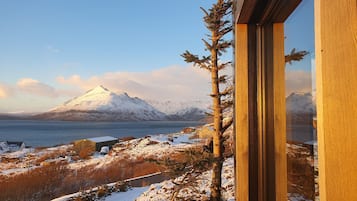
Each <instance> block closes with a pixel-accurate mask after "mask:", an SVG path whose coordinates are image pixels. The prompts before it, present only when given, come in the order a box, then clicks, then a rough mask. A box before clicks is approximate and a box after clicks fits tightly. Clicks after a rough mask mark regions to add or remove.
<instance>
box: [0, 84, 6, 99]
mask: <svg viewBox="0 0 357 201" xmlns="http://www.w3.org/2000/svg"><path fill="white" fill-rule="evenodd" d="M7 96H8V94H7V92H6V90H5V88H3V87H2V86H0V98H6V97H7Z"/></svg>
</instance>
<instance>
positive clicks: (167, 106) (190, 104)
mask: <svg viewBox="0 0 357 201" xmlns="http://www.w3.org/2000/svg"><path fill="white" fill-rule="evenodd" d="M146 102H148V103H149V104H150V105H152V106H154V107H155V108H156V109H158V110H159V111H161V112H163V113H165V114H168V115H173V114H179V113H183V112H185V111H188V110H192V109H193V108H197V109H199V110H202V111H208V108H209V106H210V104H211V103H210V102H209V101H202V100H186V101H171V100H163V101H160V100H146Z"/></svg>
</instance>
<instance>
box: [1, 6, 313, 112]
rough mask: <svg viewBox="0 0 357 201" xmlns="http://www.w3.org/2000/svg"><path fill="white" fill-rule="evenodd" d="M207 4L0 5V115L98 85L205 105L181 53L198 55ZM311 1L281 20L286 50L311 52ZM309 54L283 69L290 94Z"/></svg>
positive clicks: (45, 105) (200, 81)
mask: <svg viewBox="0 0 357 201" xmlns="http://www.w3.org/2000/svg"><path fill="white" fill-rule="evenodd" d="M214 2H215V0H155V1H147V0H137V1H132V0H106V1H99V0H91V1H88V0H76V1H73V0H61V1H59V0H58V1H55V0H34V1H20V0H11V1H7V0H0V44H1V45H0V113H1V112H41V111H46V110H48V109H50V108H52V107H55V106H56V105H58V104H61V103H63V102H64V101H66V100H68V99H70V98H72V97H74V96H78V95H80V94H82V93H84V92H85V91H86V90H89V89H91V88H93V87H95V86H97V85H104V86H105V87H107V88H109V89H111V90H112V91H114V92H123V91H126V92H128V93H129V95H131V96H138V97H141V98H144V99H160V100H176V101H182V100H209V96H208V94H209V91H210V87H209V79H210V77H209V74H208V73H207V72H206V71H204V70H202V69H197V68H193V67H192V66H190V65H188V64H186V63H185V62H184V61H183V59H182V58H181V57H180V54H181V53H182V52H184V51H185V50H187V49H188V50H191V51H192V52H193V53H195V54H200V55H202V54H203V53H204V47H203V44H202V41H201V38H204V37H205V34H207V30H206V29H205V27H204V25H203V22H202V16H203V13H202V11H201V10H200V9H199V7H204V8H209V7H210V6H211V5H212V4H213V3H214ZM312 3H313V1H312V0H305V1H303V3H302V4H301V5H300V8H299V9H298V10H297V11H296V12H295V13H294V14H293V15H292V17H290V18H289V19H288V21H287V23H286V26H285V27H286V41H285V42H286V52H290V50H291V48H293V47H295V48H297V49H298V50H308V51H310V52H312V53H313V49H314V46H313V45H311V44H313V33H311V32H307V31H306V30H309V29H311V27H313V22H312V21H311V19H312V17H313V10H312ZM313 57H314V55H313V54H310V55H309V56H308V57H307V58H306V59H304V61H302V62H298V63H294V65H293V66H288V68H287V72H288V75H287V77H293V78H296V77H297V76H296V75H297V74H299V77H300V78H299V79H298V82H296V83H295V82H294V84H293V85H294V86H296V87H295V88H294V87H293V88H294V90H300V89H302V88H304V87H305V88H306V86H300V84H299V83H304V84H305V85H306V84H309V82H306V80H308V79H311V76H309V75H311V73H310V71H311V69H310V67H309V66H310V64H311V61H312V60H313ZM231 59H232V53H231V52H228V53H227V54H226V55H225V56H224V57H223V60H231ZM289 73H290V74H289ZM310 83H311V81H310ZM288 85H289V84H288Z"/></svg>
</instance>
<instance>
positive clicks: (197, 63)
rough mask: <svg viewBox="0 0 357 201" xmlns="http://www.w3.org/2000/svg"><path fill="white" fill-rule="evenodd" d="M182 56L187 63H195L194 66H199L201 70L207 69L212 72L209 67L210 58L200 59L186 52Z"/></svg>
mask: <svg viewBox="0 0 357 201" xmlns="http://www.w3.org/2000/svg"><path fill="white" fill-rule="evenodd" d="M181 56H182V57H183V58H184V59H185V61H186V62H187V63H193V65H194V66H199V67H200V68H203V69H206V70H208V71H211V68H210V67H209V66H208V65H207V63H208V62H209V61H210V57H209V56H208V57H205V56H204V57H202V59H200V58H199V57H198V56H197V55H194V54H191V53H190V52H189V51H187V50H186V52H184V53H183V54H181Z"/></svg>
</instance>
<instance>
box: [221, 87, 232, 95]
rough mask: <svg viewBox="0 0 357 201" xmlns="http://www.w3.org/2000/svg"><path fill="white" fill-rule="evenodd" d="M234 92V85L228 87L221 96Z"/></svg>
mask: <svg viewBox="0 0 357 201" xmlns="http://www.w3.org/2000/svg"><path fill="white" fill-rule="evenodd" d="M232 92H233V86H230V87H227V88H225V89H224V91H222V92H221V93H220V95H221V96H227V95H231V94H232Z"/></svg>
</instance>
